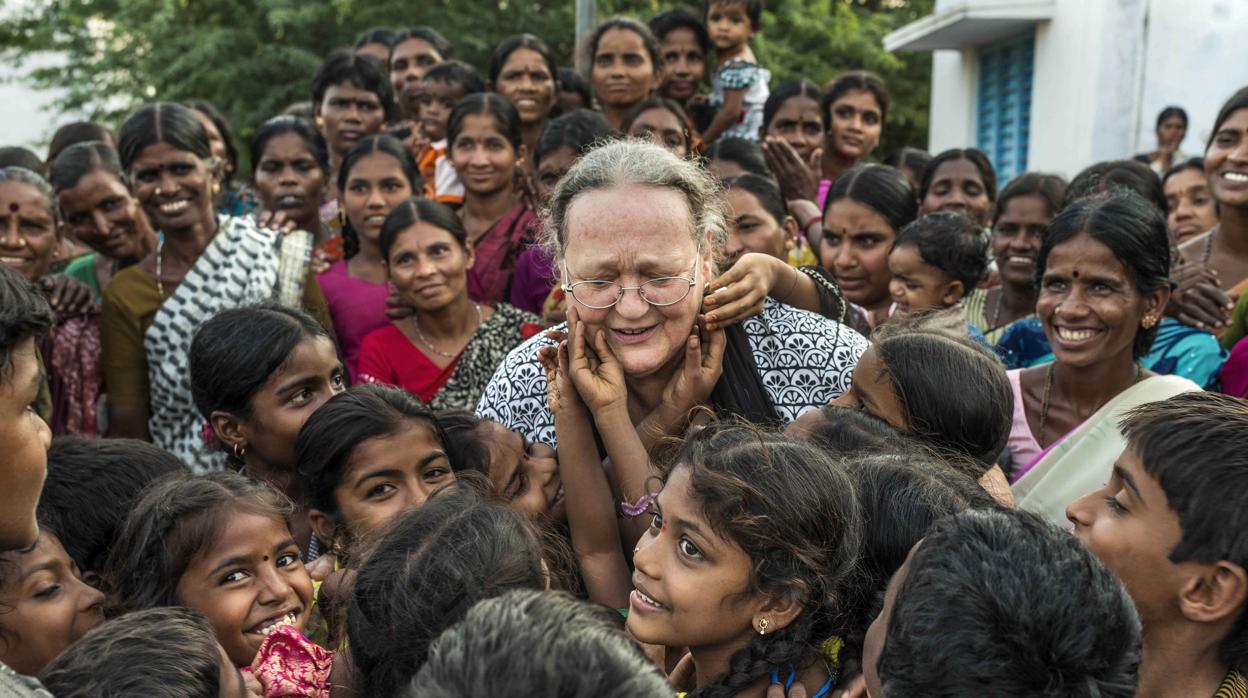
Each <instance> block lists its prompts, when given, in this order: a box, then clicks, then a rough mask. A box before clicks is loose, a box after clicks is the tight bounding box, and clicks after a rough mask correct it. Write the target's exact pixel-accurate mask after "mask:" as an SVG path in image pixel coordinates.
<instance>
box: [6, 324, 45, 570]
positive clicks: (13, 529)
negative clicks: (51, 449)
mask: <svg viewBox="0 0 1248 698" xmlns="http://www.w3.org/2000/svg"><path fill="white" fill-rule="evenodd" d="M39 385H40V374H39V358H38V354H37V353H36V351H35V340H34V339H33V338H27V339H25V340H23V341H21V342H20V343H19V344H18V345H17V346H16V347H14V349H13V353H12V355H11V356H10V357H9V365H8V366H6V367H4V368H2V369H0V444H4V449H5V455H4V457H3V458H0V482H3V483H4V486H3V487H0V551H5V550H16V549H21V548H25V547H27V546H29V545H30V544H32V543H34V542H35V539H36V538H37V537H38V536H39V526H38V525H37V524H36V523H35V506H36V505H37V504H38V503H39V492H40V491H41V490H42V489H43V480H44V478H45V477H46V476H47V473H48V446H50V445H51V444H52V430H51V429H49V428H48V425H47V423H46V422H44V421H43V419H41V418H40V417H39V415H38V414H36V413H35V407H34V403H35V399H36V398H37V397H38V395H39Z"/></svg>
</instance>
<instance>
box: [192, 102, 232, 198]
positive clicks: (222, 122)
mask: <svg viewBox="0 0 1248 698" xmlns="http://www.w3.org/2000/svg"><path fill="white" fill-rule="evenodd" d="M182 104H184V105H185V106H187V107H190V108H191V109H192V110H194V111H197V112H199V113H200V114H203V115H204V116H206V117H208V120H209V121H211V122H212V125H213V127H214V128H216V129H217V133H218V134H219V135H220V136H221V140H222V141H224V142H225V160H226V164H228V165H229V167H227V168H226V169H225V178H224V179H225V181H226V182H228V181H229V180H230V178H231V177H232V176H233V175H235V174H237V172H238V146H236V145H235V144H234V129H232V128H230V122H229V121H227V120H226V118H225V116H224V115H223V114H222V113H221V112H220V111H219V110H218V109H217V108H216V107H214V106H212V103H211V102H208V101H207V100H204V99H188V100H187V101H185V102H183V103H182Z"/></svg>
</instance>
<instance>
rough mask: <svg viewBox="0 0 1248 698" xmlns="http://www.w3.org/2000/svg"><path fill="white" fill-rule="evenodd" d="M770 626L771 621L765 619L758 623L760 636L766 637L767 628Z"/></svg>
mask: <svg viewBox="0 0 1248 698" xmlns="http://www.w3.org/2000/svg"><path fill="white" fill-rule="evenodd" d="M768 625H771V621H769V620H767V619H766V618H764V619H762V620H760V621H758V634H759V635H766V634H767V626H768Z"/></svg>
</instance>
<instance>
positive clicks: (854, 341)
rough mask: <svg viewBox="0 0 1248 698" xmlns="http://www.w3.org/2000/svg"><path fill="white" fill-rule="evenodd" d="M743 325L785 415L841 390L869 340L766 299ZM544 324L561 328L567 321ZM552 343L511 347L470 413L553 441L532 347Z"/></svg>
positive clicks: (542, 377) (541, 339) (540, 338)
mask: <svg viewBox="0 0 1248 698" xmlns="http://www.w3.org/2000/svg"><path fill="white" fill-rule="evenodd" d="M743 327H744V329H745V332H746V336H747V338H748V340H749V343H750V349H751V350H752V351H753V353H754V363H755V364H756V365H757V366H758V371H759V375H760V377H761V378H762V383H763V386H764V387H766V389H767V394H768V395H769V396H770V397H771V401H772V403H773V404H774V405H775V408H776V412H777V413H778V414H779V415H780V417H781V418H782V419H783V420H784V421H785V422H791V421H793V420H794V419H797V417H798V415H800V414H801V413H803V412H806V411H807V410H811V409H815V408H818V407H822V406H824V405H826V404H828V403H829V402H831V401H832V400H833V399H835V398H837V397H838V396H840V394H841V393H843V392H845V391H846V390H847V389H849V385H850V383H851V381H852V380H853V374H854V367H855V366H857V365H858V357H860V356H862V352H864V351H866V350H867V347H868V346H869V343H868V342H867V340H866V339H865V338H864V337H863V336H862V335H860V334H858V333H857V332H855V331H854V330H852V329H850V328H849V327H846V326H844V325H841V324H840V323H838V322H836V321H835V320H829V319H827V318H825V317H823V316H822V315H818V314H816V313H811V312H807V311H805V310H799V309H797V308H793V307H791V306H787V305H784V304H782V303H777V302H775V301H773V300H771V299H767V300H766V301H765V302H764V304H763V312H762V314H760V315H757V316H755V317H752V318H750V319H748V320H746V321H745V323H744V325H743ZM552 329H555V330H560V331H566V329H567V326H566V325H559V326H556V327H554V328H552ZM554 344H555V343H554V342H553V341H552V340H549V339H547V338H546V337H545V335H537V336H536V337H532V338H531V339H529V340H528V341H527V342H525V343H524V344H521V345H520V346H518V347H516V348H515V349H513V350H511V353H509V354H508V355H507V358H506V359H505V360H504V361H503V363H502V364H501V365H500V366H499V367H498V370H497V371H495V372H494V377H493V378H491V379H490V383H489V385H487V386H486V388H485V393H484V394H483V395H482V396H481V402H480V403H478V404H477V414H478V415H479V416H481V417H484V418H487V419H492V420H494V421H496V422H498V423H500V424H502V425H503V426H505V427H507V428H508V429H511V430H512V431H516V432H519V433H520V434H522V435H524V437H525V438H527V439H529V440H530V441H534V442H540V443H545V444H549V445H551V446H554V445H555V418H554V415H552V414H551V413H550V406H549V404H548V403H547V402H546V373H545V371H543V369H542V365H541V364H540V363H538V361H537V350H538V347H542V346H553V345H554Z"/></svg>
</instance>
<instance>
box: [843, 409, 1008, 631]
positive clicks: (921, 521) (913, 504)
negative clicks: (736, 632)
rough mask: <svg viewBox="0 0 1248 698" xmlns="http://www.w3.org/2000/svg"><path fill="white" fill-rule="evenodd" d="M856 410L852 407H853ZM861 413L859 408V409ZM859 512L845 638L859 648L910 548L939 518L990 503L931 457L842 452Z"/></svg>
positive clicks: (963, 478) (967, 480)
mask: <svg viewBox="0 0 1248 698" xmlns="http://www.w3.org/2000/svg"><path fill="white" fill-rule="evenodd" d="M854 411H855V412H857V410H854ZM859 413H860V414H861V412H859ZM844 457H845V466H846V468H847V469H848V470H849V474H850V477H851V478H853V481H854V490H855V492H856V493H857V495H858V502H859V505H860V506H861V511H862V522H863V526H862V531H863V540H862V557H861V559H860V560H859V563H858V575H857V576H858V579H857V581H856V583H854V584H853V585H851V594H850V596H849V602H850V612H849V614H850V622H851V628H850V631H849V634H848V637H846V638H845V639H846V642H847V644H848V645H849V646H851V647H856V646H861V645H862V641H863V639H864V638H865V636H866V632H867V628H868V627H870V626H871V622H872V621H873V620H875V617H876V616H878V615H879V612H880V610H881V609H882V608H883V606H884V590H885V588H886V587H887V586H888V580H889V579H890V578H891V577H892V576H893V573H895V572H896V571H897V569H898V568H900V567H901V565H902V563H903V562H905V560H906V556H907V555H909V554H910V549H911V548H913V547H914V545H915V543H918V542H919V541H920V540H921V539H922V538H923V536H924V534H926V533H927V529H928V528H930V527H931V525H932V524H934V523H936V522H937V521H939V520H940V519H942V518H944V517H946V516H949V515H951V514H956V513H958V512H960V511H963V510H965V509H971V508H992V507H995V506H996V503H995V502H994V501H993V499H992V497H991V496H990V495H989V494H988V493H987V492H986V491H984V489H983V488H982V487H980V485H979V483H977V482H975V480H973V479H971V478H970V477H968V476H967V475H965V474H963V473H960V472H957V471H956V470H954V469H951V468H950V467H949V466H948V465H947V464H945V463H943V462H941V461H940V460H939V459H937V458H936V457H935V456H927V455H921V454H911V453H906V454H904V455H902V454H898V453H875V454H869V455H857V456H855V455H853V454H846V455H845V456H844Z"/></svg>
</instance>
